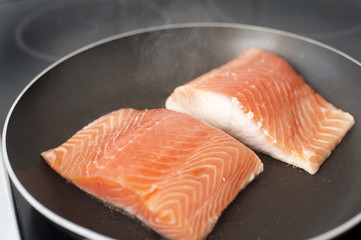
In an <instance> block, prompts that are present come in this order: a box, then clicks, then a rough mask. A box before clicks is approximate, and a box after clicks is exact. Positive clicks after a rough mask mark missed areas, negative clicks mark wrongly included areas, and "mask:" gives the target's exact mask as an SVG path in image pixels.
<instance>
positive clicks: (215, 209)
mask: <svg viewBox="0 0 361 240" xmlns="http://www.w3.org/2000/svg"><path fill="white" fill-rule="evenodd" d="M41 155H42V157H43V158H44V159H45V160H46V162H47V163H48V164H49V165H50V167H51V168H53V169H54V170H55V171H56V172H58V173H59V174H60V175H62V176H63V177H64V178H66V179H68V180H69V181H71V182H72V183H73V184H75V185H76V186H78V187H79V188H81V189H82V190H84V191H86V192H88V193H90V194H91V195H93V196H95V197H97V198H99V199H101V200H103V201H105V202H108V203H111V204H112V205H114V206H116V207H119V208H122V209H123V210H125V211H127V212H128V213H130V214H132V215H135V216H136V217H138V218H139V219H140V220H142V221H143V222H144V223H146V224H147V225H148V226H150V227H151V228H152V229H154V230H155V231H156V232H158V233H159V234H161V235H163V236H164V237H166V238H169V239H203V238H205V237H206V236H207V235H208V234H209V232H210V231H211V230H212V228H213V226H214V224H215V223H216V221H217V219H218V218H219V216H220V215H221V213H222V211H223V210H224V209H225V208H226V207H227V206H228V205H229V203H230V202H231V201H232V200H233V199H234V198H235V197H236V196H237V194H238V193H239V191H240V190H242V189H243V188H244V187H245V186H246V185H247V184H248V183H249V182H250V181H252V180H253V179H254V178H255V176H257V175H258V174H259V173H260V172H261V171H262V170H263V164H262V162H261V161H260V159H259V158H258V157H257V155H256V154H255V153H254V152H253V151H252V150H250V149H249V148H247V147H246V146H244V145H243V144H241V143H240V142H239V141H237V140H236V139H234V138H233V137H231V136H229V135H228V134H226V133H224V132H222V131H220V130H218V129H216V128H214V127H212V126H210V125H208V124H207V123H204V122H202V121H200V120H198V119H195V118H193V117H191V116H189V115H187V114H183V113H179V112H175V111H171V110H167V109H153V110H143V111H139V110H134V109H121V110H118V111H114V112H112V113H109V114H107V115H104V116H102V117H100V118H99V119H97V120H95V121H94V122H92V123H90V124H89V125H87V126H86V127H84V128H83V129H82V130H80V131H79V132H77V133H76V134H75V135H74V136H72V137H71V138H70V139H69V140H68V141H66V142H65V143H64V144H62V145H60V146H59V147H57V148H54V149H51V150H48V151H46V152H43V153H42V154H41Z"/></svg>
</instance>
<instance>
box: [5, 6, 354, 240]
mask: <svg viewBox="0 0 361 240" xmlns="http://www.w3.org/2000/svg"><path fill="white" fill-rule="evenodd" d="M186 22H230V23H242V24H251V25H259V26H265V27H271V28H276V29H280V30H285V31H289V32H293V33H296V34H301V35H304V36H307V37H310V38H313V39H315V40H319V41H321V42H323V43H326V44H328V45H331V46H332V47H335V48H337V49H339V50H341V51H343V52H345V53H347V54H348V55H350V56H351V57H353V58H355V59H356V60H358V61H361V45H360V43H361V2H360V1H358V0H353V1H352V0H348V1H339V0H303V1H289V0H274V1H269V0H268V1H267V0H244V1H235V0H218V1H217V0H202V1H201V0H199V1H193V0H183V1H169V0H151V1H150V0H77V1H73V0H52V1H49V0H32V1H25V0H24V1H21V0H18V1H10V0H8V1H4V0H0V123H1V126H2V125H3V123H4V121H5V117H6V114H7V112H8V110H9V108H10V106H11V104H12V103H13V101H14V100H15V98H16V96H17V95H18V94H19V93H20V91H21V90H22V89H23V88H24V87H25V86H26V84H27V83H28V82H29V81H31V80H32V79H33V78H34V77H35V76H36V75H37V74H38V73H40V72H41V71H42V70H43V69H44V68H46V67H47V66H49V65H50V64H51V63H53V62H54V61H56V60H57V59H59V58H61V57H62V56H64V55H66V54H67V53H70V52H71V51H73V50H75V49H77V48H79V47H82V46H84V45H86V44H89V43H91V42H94V41H97V40H100V39H102V38H105V37H108V36H111V35H114V34H118V33H122V32H126V31H130V30H135V29H140V28H145V27H150V26H158V25H163V24H172V23H186ZM360 80H361V79H360ZM13 191H14V199H15V204H16V207H17V213H18V220H19V225H20V228H21V229H20V231H21V234H22V237H23V238H24V239H73V238H74V236H72V235H69V233H67V232H65V231H63V230H61V229H58V228H57V227H56V226H54V225H53V224H52V223H50V222H48V221H47V220H46V219H45V218H44V217H42V216H41V215H40V214H39V213H37V211H36V210H34V209H33V208H32V207H31V206H30V205H29V204H28V203H27V202H26V201H25V200H24V199H23V198H22V197H21V195H20V194H19V193H18V192H17V190H16V189H13ZM360 236H361V225H360V224H359V225H358V226H357V227H355V228H354V229H352V230H351V231H349V232H347V233H345V234H344V235H342V236H341V237H340V239H352V238H353V239H359V238H360Z"/></svg>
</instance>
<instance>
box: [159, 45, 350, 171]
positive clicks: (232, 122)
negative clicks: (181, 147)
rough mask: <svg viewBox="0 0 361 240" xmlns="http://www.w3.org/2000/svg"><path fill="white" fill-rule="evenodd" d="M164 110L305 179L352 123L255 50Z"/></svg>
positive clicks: (196, 83) (180, 92) (180, 93)
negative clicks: (226, 137)
mask: <svg viewBox="0 0 361 240" xmlns="http://www.w3.org/2000/svg"><path fill="white" fill-rule="evenodd" d="M166 108H168V109H172V110H176V111H180V112H184V113H188V114H190V115H192V116H194V117H196V118H199V119H201V120H203V121H206V122H208V123H209V124H211V125H213V126H215V127H217V128H219V129H221V130H223V131H225V132H227V133H229V134H231V135H232V136H234V137H236V138H238V139H239V140H240V141H242V142H243V143H245V144H246V145H248V146H250V147H251V148H253V149H254V150H258V151H261V152H264V153H266V154H268V155H270V156H272V157H274V158H276V159H279V160H281V161H284V162H286V163H289V164H292V165H294V166H297V167H300V168H303V169H304V170H306V171H307V172H309V173H310V174H315V173H316V172H317V171H318V169H319V167H320V166H321V164H322V163H323V162H324V161H325V159H326V158H327V157H328V156H329V155H330V154H331V151H332V150H333V149H334V148H335V146H336V145H337V144H338V143H339V142H340V141H341V140H342V139H343V137H344V136H345V134H346V133H347V132H348V130H349V129H350V128H351V127H352V125H353V124H354V122H355V120H354V118H353V117H352V116H351V115H350V114H349V113H346V112H344V111H342V110H340V109H337V108H336V107H334V106H333V105H332V104H330V103H328V102H327V101H326V100H325V99H324V98H323V97H322V96H320V95H319V94H317V93H315V91H314V90H313V89H312V88H311V87H310V86H309V85H307V84H306V83H305V81H304V80H303V78H302V77H301V76H299V75H298V74H297V73H296V72H295V71H294V69H293V68H292V67H291V66H290V65H289V64H288V63H287V62H286V61H285V60H283V59H282V58H281V57H279V56H277V55H275V54H272V53H270V52H267V51H264V50H261V49H258V48H248V49H246V50H245V51H244V52H243V53H242V54H241V55H239V56H238V57H237V58H235V59H233V60H231V61H230V62H228V63H226V64H225V65H223V66H221V67H219V68H217V69H214V70H212V71H210V72H208V73H206V74H204V75H202V76H200V77H198V78H196V79H195V80H193V81H190V82H189V83H187V84H185V85H182V86H180V87H178V88H176V89H175V90H174V92H173V93H172V94H171V95H170V97H169V98H168V99H167V101H166Z"/></svg>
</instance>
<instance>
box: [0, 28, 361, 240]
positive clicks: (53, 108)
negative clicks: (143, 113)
mask: <svg viewBox="0 0 361 240" xmlns="http://www.w3.org/2000/svg"><path fill="white" fill-rule="evenodd" d="M249 46H256V47H260V48H263V49H265V50H268V51H271V52H274V53H276V54H278V55H280V56H282V57H283V58H285V59H286V60H287V61H288V62H289V63H290V64H291V65H292V66H293V67H294V68H295V69H296V71H297V72H298V73H300V74H301V75H302V76H303V77H304V78H305V80H306V82H307V83H309V84H310V85H311V86H312V87H313V88H314V89H315V90H316V91H317V92H319V93H321V94H322V95H323V96H324V97H325V98H326V99H327V100H329V101H330V102H332V103H333V104H334V105H336V106H337V107H339V108H341V109H343V110H345V111H348V112H350V113H351V114H352V115H353V116H354V117H355V119H356V124H355V126H354V127H353V128H352V129H351V131H350V132H349V133H348V134H347V136H346V137H345V138H344V140H343V141H342V142H341V144H340V145H338V146H337V148H336V149H335V150H334V152H333V153H332V155H331V156H330V157H329V158H328V159H327V160H326V162H325V163H324V164H323V166H322V167H321V169H320V170H319V172H318V173H317V174H316V175H314V176H311V175H309V174H307V173H306V172H304V171H302V170H300V169H297V168H293V167H291V166H288V165H286V164H284V163H281V162H279V161H277V160H274V159H272V158H271V157H268V156H265V155H262V154H260V153H258V155H259V156H260V158H261V160H262V161H263V162H264V165H265V170H264V172H263V173H262V174H261V175H260V176H259V177H258V178H257V179H256V180H255V181H254V182H252V183H251V184H250V185H249V186H248V187H247V188H246V189H245V190H244V191H242V192H241V193H240V194H239V195H238V196H237V198H236V199H235V200H234V201H233V202H232V203H231V204H230V206H229V207H228V208H227V209H226V210H225V211H224V213H223V214H222V216H221V218H220V219H219V221H218V223H217V224H216V226H215V228H214V230H213V231H212V233H211V234H210V235H209V237H208V239H305V238H312V237H314V238H316V239H326V238H330V237H335V236H338V235H339V234H341V233H343V232H344V231H346V230H348V229H350V228H351V227H353V226H355V225H356V224H358V223H359V222H360V221H361V214H360V212H361V161H360V155H361V148H360V145H361V134H360V127H359V124H358V119H360V117H361V116H360V114H361V109H360V106H359V103H360V102H361V94H360V91H361V67H360V64H359V63H358V62H356V61H355V60H353V59H352V58H350V57H348V56H347V55H345V54H343V53H341V52H339V51H337V50H335V49H332V48H330V47H328V46H326V45H324V44H321V43H318V42H315V41H313V40H310V39H307V38H304V37H301V36H297V35H294V34H290V33H285V32H281V31H277V30H271V29H266V28H261V27H254V26H246V25H235V24H213V23H199V24H196V23H193V24H180V25H172V26H162V27H154V28H148V29H143V30H139V31H133V32H130V33H126V34H121V35H118V36H114V37H111V38H108V39H105V40H102V41H100V42H97V43H94V44H92V45H89V46H87V47H85V48H83V49H80V50H78V51H76V52H74V53H72V54H70V55H68V56H66V57H64V58H63V59H61V60H59V61H58V62H56V63H55V64H53V65H52V66H50V67H49V68H47V69H46V70H45V71H43V72H42V73H40V75H39V76H37V77H36V78H35V79H34V80H33V81H31V83H30V84H29V85H28V86H27V87H26V88H25V89H24V90H23V91H22V93H21V94H20V96H19V97H18V98H17V100H16V101H15V103H14V104H13V106H12V108H11V110H10V112H9V114H8V117H7V120H6V123H5V126H4V131H3V138H2V146H3V155H4V158H5V164H6V168H7V170H8V172H9V175H10V178H11V180H12V182H13V183H14V185H15V187H16V188H17V189H18V190H19V192H20V193H21V194H22V195H23V196H24V198H25V199H26V200H27V201H28V202H29V203H30V204H31V205H32V206H33V207H34V208H35V209H36V210H38V211H39V212H40V213H41V214H43V215H44V216H45V217H47V218H48V219H50V220H51V222H54V223H55V224H56V225H57V226H60V227H61V228H63V229H65V230H67V231H69V232H70V233H73V234H74V235H75V236H80V237H85V238H90V239H107V238H119V239H132V240H136V239H161V236H159V235H158V234H156V233H155V232H153V231H152V230H151V229H149V228H147V227H146V226H144V225H143V224H142V223H141V222H140V221H138V220H137V219H135V218H133V217H131V216H128V215H127V214H125V213H124V212H122V211H119V210H116V209H111V208H109V207H107V206H105V205H104V204H103V203H101V202H99V201H97V200H95V199H93V198H92V197H91V196H89V195H87V194H85V193H84V192H82V191H81V190H79V189H78V188H76V187H75V186H73V185H72V184H70V183H68V182H66V181H65V180H64V179H63V178H62V177H60V176H59V175H58V174H57V173H55V172H54V171H53V170H52V169H51V168H50V167H49V166H48V165H47V164H46V163H45V161H44V160H43V159H42V158H41V157H40V153H41V152H42V151H44V150H47V149H49V148H53V147H55V146H58V145H60V144H61V143H63V142H64V141H65V140H67V139H68V138H69V137H71V136H72V135H73V134H74V133H75V132H76V131H77V130H79V129H81V128H82V127H83V126H84V125H86V124H87V123H89V122H91V121H92V120H94V119H96V118H98V117H99V116H101V115H103V114H105V113H108V112H110V111H112V110H115V109H119V108H124V107H132V108H137V109H145V108H159V107H164V101H165V99H166V98H167V97H168V96H169V94H170V93H171V92H172V90H173V89H174V88H175V87H176V86H178V85H180V84H183V83H185V82H187V81H189V80H191V79H193V78H195V77H197V76H199V75H201V74H202V73H205V72H207V71H209V70H210V69H212V68H214V67H217V66H219V65H221V64H223V63H225V62H226V61H228V60H230V59H232V58H233V57H235V56H237V55H238V54H239V53H240V52H242V51H243V50H244V49H245V48H246V47H249Z"/></svg>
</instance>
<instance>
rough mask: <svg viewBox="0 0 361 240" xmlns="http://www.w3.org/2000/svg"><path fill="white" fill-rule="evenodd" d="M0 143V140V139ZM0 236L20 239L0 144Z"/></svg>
mask: <svg viewBox="0 0 361 240" xmlns="http://www.w3.org/2000/svg"><path fill="white" fill-rule="evenodd" d="M0 142H1V138H0ZM0 236H1V239H3V240H16V239H20V233H19V230H18V225H17V221H16V216H15V208H14V206H13V199H12V193H11V190H10V180H9V177H8V174H7V172H6V170H5V166H4V161H3V158H2V151H1V144H0Z"/></svg>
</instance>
